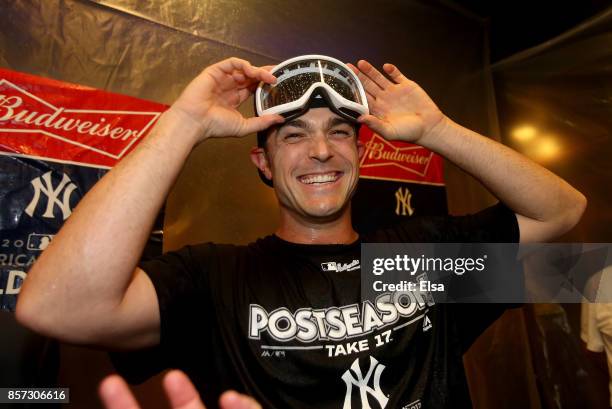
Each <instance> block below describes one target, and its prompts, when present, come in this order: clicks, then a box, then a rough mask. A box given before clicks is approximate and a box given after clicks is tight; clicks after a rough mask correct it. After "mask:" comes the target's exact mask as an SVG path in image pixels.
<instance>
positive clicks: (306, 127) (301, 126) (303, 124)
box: [278, 119, 312, 131]
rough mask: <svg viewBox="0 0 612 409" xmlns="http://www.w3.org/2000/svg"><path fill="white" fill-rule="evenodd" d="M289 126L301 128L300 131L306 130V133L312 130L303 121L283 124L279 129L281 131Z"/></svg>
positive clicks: (297, 120)
mask: <svg viewBox="0 0 612 409" xmlns="http://www.w3.org/2000/svg"><path fill="white" fill-rule="evenodd" d="M287 126H292V127H294V128H300V129H304V130H305V131H309V130H311V129H312V127H311V126H310V124H309V123H307V122H306V121H303V120H301V119H294V120H292V121H289V122H287V123H285V124H282V125H281V127H280V128H278V130H279V131H280V130H281V129H283V128H285V127H287Z"/></svg>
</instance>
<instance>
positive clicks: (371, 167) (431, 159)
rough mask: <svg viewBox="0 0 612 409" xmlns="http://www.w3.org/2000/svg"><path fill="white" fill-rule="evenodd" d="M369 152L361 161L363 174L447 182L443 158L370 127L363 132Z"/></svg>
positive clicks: (436, 183)
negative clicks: (391, 139)
mask: <svg viewBox="0 0 612 409" xmlns="http://www.w3.org/2000/svg"><path fill="white" fill-rule="evenodd" d="M359 140H360V141H361V142H362V143H363V144H364V146H365V148H366V151H365V154H364V155H363V158H362V159H361V163H360V176H361V177H362V178H365V179H380V180H390V181H397V182H410V183H421V184H429V185H439V186H443V185H444V168H443V163H444V161H443V159H442V157H441V156H440V155H437V154H435V153H433V152H431V151H429V150H427V149H425V148H423V147H422V146H419V145H415V144H412V143H407V142H400V141H388V140H386V139H385V138H383V137H382V136H380V135H378V134H376V133H374V132H373V131H372V130H371V129H369V128H368V127H366V126H362V127H361V130H360V131H359Z"/></svg>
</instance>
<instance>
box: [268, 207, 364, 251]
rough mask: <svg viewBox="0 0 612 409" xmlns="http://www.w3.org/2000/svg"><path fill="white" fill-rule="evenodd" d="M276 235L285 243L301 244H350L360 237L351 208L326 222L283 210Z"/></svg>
mask: <svg viewBox="0 0 612 409" xmlns="http://www.w3.org/2000/svg"><path fill="white" fill-rule="evenodd" d="M276 235H277V236H278V237H280V238H281V239H283V240H285V241H289V242H291V243H300V244H350V243H353V242H354V241H355V240H357V238H358V237H359V234H357V232H356V231H355V230H354V229H353V225H352V220H351V209H350V206H349V207H348V208H347V209H345V210H344V211H343V212H342V215H341V216H340V217H337V218H332V219H329V220H324V221H321V220H306V219H305V218H303V217H301V216H299V215H296V214H295V213H293V212H289V211H286V210H285V211H283V209H281V214H280V226H279V228H278V230H277V231H276Z"/></svg>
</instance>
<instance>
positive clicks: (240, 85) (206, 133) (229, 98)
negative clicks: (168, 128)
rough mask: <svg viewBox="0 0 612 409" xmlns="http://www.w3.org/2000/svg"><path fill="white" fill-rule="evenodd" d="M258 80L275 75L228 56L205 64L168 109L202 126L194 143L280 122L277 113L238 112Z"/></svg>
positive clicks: (267, 80) (264, 68)
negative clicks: (250, 114) (248, 115)
mask: <svg viewBox="0 0 612 409" xmlns="http://www.w3.org/2000/svg"><path fill="white" fill-rule="evenodd" d="M260 81H263V82H265V83H268V84H272V83H274V82H275V81H276V78H275V77H274V76H273V75H272V74H270V72H269V69H267V67H254V66H252V65H251V63H249V62H248V61H245V60H241V59H239V58H228V59H226V60H223V61H221V62H218V63H216V64H213V65H211V66H209V67H207V68H206V69H205V70H204V71H202V72H201V73H200V75H198V76H197V77H196V78H195V79H194V80H193V81H191V83H190V84H189V85H188V86H187V87H186V88H185V90H184V91H183V92H182V94H181V96H180V97H179V98H178V99H177V100H176V102H175V103H174V104H173V105H172V107H171V109H172V110H175V111H178V112H180V113H182V114H185V115H184V116H185V117H186V119H187V120H189V121H193V122H194V123H195V125H196V126H198V127H200V128H201V132H200V134H201V137H200V139H199V140H197V141H196V142H201V141H203V140H204V139H207V138H211V137H227V136H245V135H248V134H250V133H253V132H258V131H261V130H263V129H266V128H268V127H269V126H271V125H273V124H276V123H281V122H282V121H283V117H282V116H280V115H265V116H262V117H255V118H245V117H243V116H242V114H241V113H240V112H239V111H238V107H239V106H240V104H242V103H243V102H244V101H245V100H246V99H247V98H248V97H249V96H250V95H251V94H252V93H253V91H254V90H255V89H256V88H257V85H258V84H259V82H260Z"/></svg>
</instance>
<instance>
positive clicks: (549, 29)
mask: <svg viewBox="0 0 612 409" xmlns="http://www.w3.org/2000/svg"><path fill="white" fill-rule="evenodd" d="M444 2H445V3H446V4H449V5H451V6H455V7H458V8H460V9H462V10H464V11H466V12H468V13H469V14H472V15H473V16H475V17H477V18H481V19H483V20H485V21H486V22H487V23H488V25H489V32H490V40H491V41H490V44H491V61H492V62H495V61H499V60H501V59H503V58H505V57H508V56H510V55H512V54H514V53H516V52H519V51H522V50H524V49H527V48H530V47H533V46H535V45H538V44H540V43H542V42H544V41H547V40H549V39H551V38H554V37H555V36H557V35H559V34H561V33H563V32H565V31H567V30H569V29H571V28H572V27H574V26H576V25H577V24H580V23H581V22H583V21H585V20H587V19H589V18H590V17H593V16H595V15H596V14H598V13H600V12H602V11H604V10H605V9H607V8H609V7H612V0H569V1H565V2H560V1H550V0H531V1H526V0H512V1H510V0H446V1H444Z"/></svg>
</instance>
